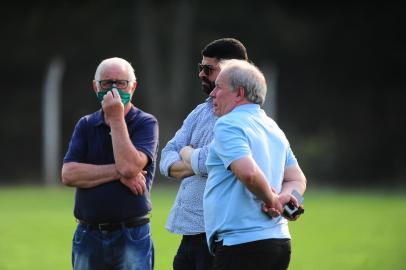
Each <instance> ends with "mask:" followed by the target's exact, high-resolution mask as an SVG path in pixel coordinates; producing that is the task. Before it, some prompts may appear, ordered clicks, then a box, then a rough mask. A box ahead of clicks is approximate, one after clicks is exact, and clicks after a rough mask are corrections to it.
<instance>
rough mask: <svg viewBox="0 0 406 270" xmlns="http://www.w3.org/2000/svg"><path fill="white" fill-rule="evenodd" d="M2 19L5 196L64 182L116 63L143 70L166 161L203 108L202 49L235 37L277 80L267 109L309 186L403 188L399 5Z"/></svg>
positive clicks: (140, 92)
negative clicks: (98, 77) (107, 67)
mask: <svg viewBox="0 0 406 270" xmlns="http://www.w3.org/2000/svg"><path fill="white" fill-rule="evenodd" d="M2 11H3V12H2V16H1V18H0V22H1V23H0V32H1V36H2V44H1V45H0V46H1V53H0V58H1V63H2V65H1V67H0V68H1V71H0V74H1V76H2V78H3V79H2V81H3V83H2V91H1V92H2V105H1V106H0V113H1V119H2V127H1V133H0V151H1V154H2V159H3V160H2V162H0V183H1V184H27V183H29V184H37V183H38V184H44V183H48V184H54V183H59V182H60V179H59V170H60V167H61V164H62V159H63V156H64V154H65V152H66V149H67V146H68V143H69V140H70V136H71V134H72V131H73V128H74V126H75V124H76V122H77V120H78V119H79V118H80V117H81V116H82V115H84V114H89V113H92V112H93V111H95V110H97V109H98V108H99V105H98V103H97V100H96V96H95V94H94V92H93V90H92V85H91V83H92V79H93V77H94V72H95V70H96V67H97V65H98V64H99V63H100V62H101V61H102V60H103V59H105V58H109V57H114V56H117V57H122V58H125V59H127V60H128V61H129V62H131V63H132V64H133V66H134V68H135V70H136V75H137V77H138V89H137V91H136V93H135V95H134V98H133V103H134V104H135V105H136V106H137V107H139V108H141V109H142V110H144V111H147V112H149V113H152V114H154V115H155V116H156V117H157V118H158V120H159V124H160V149H162V147H163V146H164V145H165V144H166V142H167V141H168V140H169V139H170V138H171V137H172V136H173V135H174V133H175V132H176V130H177V129H178V128H179V127H180V126H181V124H182V121H183V119H184V118H185V117H186V115H187V114H188V113H189V112H190V111H191V110H192V109H193V108H194V107H195V106H196V105H197V104H198V103H200V102H202V101H203V100H204V99H205V95H204V94H203V92H202V91H201V90H200V83H199V80H198V77H197V63H198V62H199V61H200V60H201V55H200V51H201V49H202V48H203V47H204V46H205V45H206V44H207V43H209V42H211V41H212V40H214V39H218V38H221V37H235V38H237V39H239V40H241V41H242V42H243V43H244V44H245V45H246V47H247V50H248V54H249V57H250V58H251V60H252V61H253V62H254V63H255V64H256V65H257V66H259V67H260V68H261V69H262V70H263V71H264V72H265V73H266V76H267V79H268V86H269V87H270V94H269V98H270V100H269V102H268V103H267V104H266V106H265V109H266V110H267V111H268V112H270V113H271V114H272V116H273V117H274V118H275V119H276V120H277V122H278V123H279V125H280V127H281V128H282V129H283V130H284V131H285V133H286V135H287V137H288V139H289V141H290V143H291V145H292V148H293V151H294V152H295V154H296V156H297V158H298V160H299V162H300V164H301V167H302V169H303V171H304V172H305V174H306V176H307V178H308V180H309V184H310V186H312V187H316V186H321V187H322V186H327V187H354V188H367V187H369V188H381V187H385V188H391V189H392V188H393V189H399V188H405V186H406V185H405V181H404V180H405V175H406V166H405V165H404V164H405V162H406V158H405V156H406V155H405V152H406V147H405V146H406V142H405V138H406V136H405V135H406V134H405V133H406V132H405V131H406V126H405V120H404V115H405V112H404V111H405V110H404V107H405V106H404V101H405V100H406V91H405V90H406V89H405V86H406V82H405V76H404V71H405V68H404V65H405V62H406V50H405V45H406V44H405V43H406V42H405V33H404V25H405V19H404V9H402V8H401V7H400V4H393V3H390V2H379V3H375V4H371V3H366V2H364V1H363V2H357V1H355V2H351V3H345V2H336V3H317V4H315V3H308V2H301V3H299V4H297V3H293V1H240V0H234V1H232V2H222V1H214V0H206V1H201V0H194V1H193V0H191V1H187V0H178V1H158V0H155V1H151V0H150V1H148V0H139V1H130V0H121V1H108V0H101V1H91V0H82V1H58V0H56V1H32V2H26V3H24V4H21V3H17V2H8V3H7V4H3V7H2ZM159 158H160V156H159V157H158V161H159ZM163 182H165V183H166V182H168V180H167V179H165V178H163V177H162V176H161V175H160V173H159V171H157V173H156V179H155V183H156V184H158V185H159V184H160V183H163Z"/></svg>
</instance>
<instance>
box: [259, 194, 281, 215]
mask: <svg viewBox="0 0 406 270" xmlns="http://www.w3.org/2000/svg"><path fill="white" fill-rule="evenodd" d="M271 192H272V201H271V204H270V205H269V204H266V203H263V204H262V211H263V212H264V213H265V214H267V215H268V216H269V217H270V218H275V217H278V216H280V215H281V213H282V211H283V207H282V204H281V203H280V199H279V195H278V194H277V193H276V191H275V189H274V188H273V187H271Z"/></svg>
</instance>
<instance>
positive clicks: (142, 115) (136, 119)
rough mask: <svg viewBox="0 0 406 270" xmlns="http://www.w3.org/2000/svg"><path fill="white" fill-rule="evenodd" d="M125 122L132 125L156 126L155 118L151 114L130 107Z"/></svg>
mask: <svg viewBox="0 0 406 270" xmlns="http://www.w3.org/2000/svg"><path fill="white" fill-rule="evenodd" d="M126 120H127V121H129V122H133V123H144V124H145V123H149V124H157V123H158V120H157V118H156V117H155V116H154V115H152V114H151V113H147V112H145V111H143V110H141V109H139V108H137V107H134V106H133V107H132V108H131V110H130V111H129V112H128V115H127V116H126Z"/></svg>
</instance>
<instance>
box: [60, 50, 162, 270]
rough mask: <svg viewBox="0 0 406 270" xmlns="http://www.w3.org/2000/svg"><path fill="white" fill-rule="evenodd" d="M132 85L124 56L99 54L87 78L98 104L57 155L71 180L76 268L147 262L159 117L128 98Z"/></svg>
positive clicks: (142, 266)
mask: <svg viewBox="0 0 406 270" xmlns="http://www.w3.org/2000/svg"><path fill="white" fill-rule="evenodd" d="M136 87H137V81H136V77H135V74H134V69H133V67H132V66H131V64H130V63H129V62H127V61H126V60H124V59H121V58H109V59H106V60H104V61H102V62H101V63H100V64H99V66H98V67H97V70H96V74H95V78H94V80H93V90H94V92H95V93H96V96H97V99H98V101H99V102H100V103H101V109H100V110H98V111H96V112H94V113H92V114H89V115H86V116H84V117H82V118H81V119H80V120H79V121H78V123H77V124H76V127H75V130H74V132H73V135H72V138H71V141H70V143H69V148H68V151H67V153H66V155H65V158H64V160H63V163H64V164H63V167H62V182H63V183H64V184H65V185H67V186H72V187H76V196H75V209H74V215H75V218H76V219H77V221H78V226H77V228H76V231H75V235H74V238H73V247H72V264H73V268H74V269H80V270H86V269H89V270H91V269H94V270H99V269H134V270H135V269H139V270H148V269H153V264H154V248H153V243H152V239H151V237H150V226H149V216H148V214H149V212H150V211H151V202H150V193H149V192H150V188H151V185H152V180H153V177H154V172H155V162H156V156H157V148H158V123H157V120H156V118H155V117H154V116H152V115H151V114H148V113H145V112H143V111H141V110H140V109H138V108H136V107H135V106H134V105H132V103H131V102H130V101H131V98H132V96H133V94H134V91H135V89H136Z"/></svg>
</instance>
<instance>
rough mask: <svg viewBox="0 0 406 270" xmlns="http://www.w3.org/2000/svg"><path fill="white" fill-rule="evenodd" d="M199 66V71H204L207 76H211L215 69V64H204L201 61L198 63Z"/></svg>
mask: <svg viewBox="0 0 406 270" xmlns="http://www.w3.org/2000/svg"><path fill="white" fill-rule="evenodd" d="M197 68H198V70H199V73H200V72H202V70H203V72H204V74H206V76H210V74H211V73H212V72H213V70H214V69H215V68H214V66H213V65H202V64H200V63H198V64H197Z"/></svg>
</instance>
